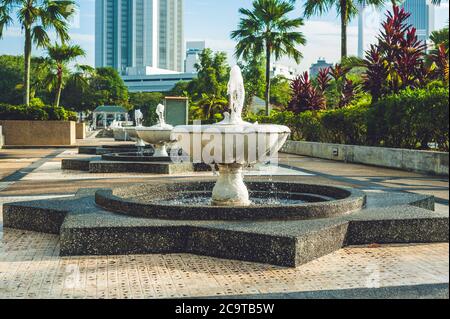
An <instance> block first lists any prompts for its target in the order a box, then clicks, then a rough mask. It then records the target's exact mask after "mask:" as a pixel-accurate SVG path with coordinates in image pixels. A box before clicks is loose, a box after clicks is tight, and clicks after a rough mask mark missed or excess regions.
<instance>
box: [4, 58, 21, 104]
mask: <svg viewBox="0 0 450 319" xmlns="http://www.w3.org/2000/svg"><path fill="white" fill-rule="evenodd" d="M22 79H23V58H22V57H20V56H13V55H2V56H0V102H3V103H8V104H19V103H20V101H21V95H20V93H21V92H20V91H19V90H17V85H18V84H19V83H21V81H22Z"/></svg>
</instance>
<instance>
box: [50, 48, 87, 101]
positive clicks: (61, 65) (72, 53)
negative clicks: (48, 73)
mask: <svg viewBox="0 0 450 319" xmlns="http://www.w3.org/2000/svg"><path fill="white" fill-rule="evenodd" d="M47 54H48V57H49V58H50V59H51V60H52V62H54V64H55V72H56V94H55V102H54V106H56V107H58V106H59V102H60V100H61V92H62V89H63V86H64V84H65V83H64V76H65V74H64V70H65V69H66V67H67V64H68V63H69V62H71V61H73V60H75V59H76V58H78V57H81V56H85V55H86V53H85V51H84V50H83V49H82V48H81V47H80V46H79V45H67V44H61V45H59V44H56V43H55V45H53V46H49V47H48V48H47Z"/></svg>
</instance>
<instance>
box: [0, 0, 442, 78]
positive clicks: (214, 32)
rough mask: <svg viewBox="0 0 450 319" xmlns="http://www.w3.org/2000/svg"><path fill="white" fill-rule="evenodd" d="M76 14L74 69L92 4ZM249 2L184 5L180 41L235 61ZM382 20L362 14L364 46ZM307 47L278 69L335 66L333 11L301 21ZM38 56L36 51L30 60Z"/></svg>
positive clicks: (5, 42)
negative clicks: (234, 36)
mask: <svg viewBox="0 0 450 319" xmlns="http://www.w3.org/2000/svg"><path fill="white" fill-rule="evenodd" d="M303 2H304V0H299V1H297V5H296V10H295V11H294V12H293V14H292V16H302V14H303V10H302V6H303ZM77 3H78V6H79V12H78V14H77V15H76V17H75V18H74V19H73V21H71V29H70V35H71V38H72V42H74V43H77V44H79V45H81V46H82V47H83V48H84V49H85V50H86V51H87V55H86V57H84V58H81V59H79V60H78V63H81V64H89V65H94V57H95V34H94V33H95V24H94V22H95V0H77ZM251 3H252V0H185V12H184V14H185V40H186V41H189V40H205V41H206V46H207V47H209V48H211V49H213V50H215V51H224V52H226V53H227V54H228V57H229V63H230V64H234V63H235V62H236V61H235V59H234V57H233V52H234V46H235V43H234V41H233V40H231V39H230V32H231V31H232V30H234V29H235V28H236V26H237V25H238V22H239V13H238V9H239V8H241V7H247V8H250V7H251ZM448 9H449V5H448V0H446V1H445V0H444V3H443V5H441V7H440V8H438V9H437V10H436V21H435V28H436V29H440V28H442V27H444V25H446V24H447V22H448V20H449V10H448ZM383 17H384V10H382V9H373V8H368V9H367V10H366V13H365V18H366V19H365V20H366V22H365V26H364V29H365V37H366V43H365V45H366V46H369V44H370V43H373V42H374V40H375V37H376V35H377V33H378V31H379V28H380V23H381V21H382V20H383ZM300 31H302V32H303V33H304V35H305V37H306V39H307V44H306V45H305V46H300V47H299V49H300V51H301V52H302V53H303V56H304V58H303V60H302V61H301V63H300V64H299V65H297V64H296V63H295V62H294V61H291V60H289V59H283V60H281V61H280V63H282V64H285V65H289V66H291V67H294V68H296V69H297V70H298V71H304V70H307V69H309V67H310V65H311V64H312V63H314V62H315V61H316V60H317V59H318V58H319V57H323V58H325V59H326V60H327V61H328V62H333V63H334V62H337V61H339V58H340V22H339V18H338V16H337V14H336V12H335V11H331V12H330V13H328V14H327V15H324V16H318V17H312V18H310V19H308V20H305V25H304V26H303V27H301V30H300ZM348 36H349V37H348V47H349V54H350V55H356V53H357V19H354V20H353V21H352V22H351V24H350V26H349V30H348ZM22 52H23V37H22V34H21V30H20V28H19V27H18V26H11V27H10V28H9V29H8V30H7V31H6V33H5V35H4V37H3V39H1V40H0V54H21V53H22ZM41 53H42V52H41V51H39V50H35V51H34V54H35V55H38V54H41Z"/></svg>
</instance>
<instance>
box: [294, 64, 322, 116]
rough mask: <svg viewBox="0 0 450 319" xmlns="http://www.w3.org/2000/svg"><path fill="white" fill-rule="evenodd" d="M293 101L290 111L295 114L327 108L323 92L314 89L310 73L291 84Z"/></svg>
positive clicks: (305, 73)
mask: <svg viewBox="0 0 450 319" xmlns="http://www.w3.org/2000/svg"><path fill="white" fill-rule="evenodd" d="M291 89H292V99H291V102H289V105H288V109H289V110H290V111H292V112H295V113H301V112H305V111H316V110H321V109H325V108H326V102H325V97H324V95H323V92H321V91H320V90H319V89H317V88H316V87H314V85H313V83H312V82H311V80H310V78H309V74H308V72H304V73H303V74H302V75H299V76H298V77H297V78H295V79H294V80H293V81H292V83H291Z"/></svg>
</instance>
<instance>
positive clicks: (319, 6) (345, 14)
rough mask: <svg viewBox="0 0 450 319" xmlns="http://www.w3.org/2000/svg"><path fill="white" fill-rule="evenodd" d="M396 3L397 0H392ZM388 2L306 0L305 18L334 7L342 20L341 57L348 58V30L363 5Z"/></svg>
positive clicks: (379, 0) (320, 13) (369, 0)
mask: <svg viewBox="0 0 450 319" xmlns="http://www.w3.org/2000/svg"><path fill="white" fill-rule="evenodd" d="M392 1H393V2H394V3H395V0H392ZM385 3H386V0H306V2H305V4H304V11H305V17H308V18H309V17H311V16H313V15H323V14H325V13H327V12H329V11H330V10H331V9H332V8H333V7H334V8H335V9H336V11H337V12H338V14H339V17H340V20H341V57H342V58H345V57H347V55H348V54H347V29H348V25H349V23H350V21H351V20H352V19H353V18H354V17H355V16H356V15H357V14H358V11H359V8H360V7H361V5H362V4H366V5H373V6H377V7H381V6H383V5H384V4H385Z"/></svg>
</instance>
